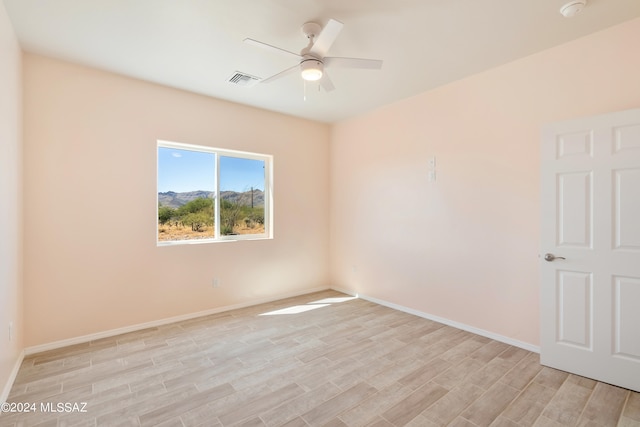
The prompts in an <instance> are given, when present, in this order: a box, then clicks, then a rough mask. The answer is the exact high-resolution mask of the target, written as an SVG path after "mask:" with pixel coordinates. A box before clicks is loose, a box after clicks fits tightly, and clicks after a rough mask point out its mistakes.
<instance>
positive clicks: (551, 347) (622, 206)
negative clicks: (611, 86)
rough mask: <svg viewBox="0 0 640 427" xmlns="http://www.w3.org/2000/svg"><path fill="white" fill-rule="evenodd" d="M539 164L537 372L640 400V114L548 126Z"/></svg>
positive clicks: (543, 139) (543, 138)
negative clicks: (605, 386) (566, 375)
mask: <svg viewBox="0 0 640 427" xmlns="http://www.w3.org/2000/svg"><path fill="white" fill-rule="evenodd" d="M541 160H542V171H541V173H542V177H541V185H542V187H541V204H542V220H541V227H542V229H541V233H542V235H541V252H542V253H541V255H540V263H541V264H540V269H541V270H540V271H541V304H540V307H541V313H540V316H541V353H540V360H541V363H542V364H543V365H547V366H551V367H554V368H558V369H562V370H564V371H569V372H572V373H575V374H578V375H582V376H586V377H589V378H594V379H597V380H600V381H603V382H607V383H610V384H614V385H618V386H621V387H625V388H629V389H632V390H635V391H640V109H636V110H629V111H623V112H619V113H612V114H606V115H602V116H597V117H590V118H583V119H578V120H572V121H567V122H562V123H555V124H551V125H549V126H547V127H546V128H545V129H544V130H543V135H542V159H541ZM545 256H546V259H545ZM554 257H555V258H554Z"/></svg>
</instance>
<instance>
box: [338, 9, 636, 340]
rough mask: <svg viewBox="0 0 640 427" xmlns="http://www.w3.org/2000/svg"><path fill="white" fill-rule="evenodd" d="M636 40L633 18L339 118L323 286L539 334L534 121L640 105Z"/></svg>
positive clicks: (515, 333) (504, 331)
mask: <svg viewBox="0 0 640 427" xmlns="http://www.w3.org/2000/svg"><path fill="white" fill-rule="evenodd" d="M637 40H640V19H635V20H633V21H630V22H628V23H625V24H622V25H619V26H617V27H613V28H611V29H609V30H606V31H603V32H600V33H597V34H593V35H591V36H588V37H585V38H583V39H580V40H577V41H574V42H571V43H568V44H566V45H563V46H560V47H557V48H554V49H550V50H548V51H545V52H542V53H540V54H537V55H533V56H530V57H527V58H525V59H522V60H519V61H517V62H513V63H510V64H508V65H505V66H502V67H499V68H496V69H493V70H490V71H488V72H485V73H482V74H478V75H475V76H472V77H470V78H467V79H464V80H461V81H458V82H456V83H453V84H450V85H447V86H444V87H441V88H439V89H437V90H433V91H430V92H427V93H424V94H421V95H419V96H416V97H413V98H411V99H407V100H404V101H401V102H398V103H396V104H393V105H390V106H387V107H385V108H382V109H379V110H377V111H375V112H373V113H371V114H368V115H365V116H363V117H359V118H355V119H352V120H347V121H345V122H342V123H339V124H337V125H335V126H334V127H333V128H332V135H331V161H330V164H331V201H330V207H331V266H332V283H333V284H334V285H335V286H338V287H341V288H344V289H348V290H351V291H354V292H359V293H361V294H363V295H366V296H368V297H372V298H378V299H382V300H386V301H388V302H391V303H394V304H399V305H401V306H405V307H407V308H410V309H413V310H417V311H421V312H423V313H427V314H430V315H435V316H439V317H442V318H445V319H449V320H452V321H455V322H460V323H463V324H466V325H469V326H472V327H474V328H479V329H482V330H485V331H488V332H491V333H494V334H499V335H502V336H504V337H508V338H511V339H513V340H518V341H521V342H524V343H528V344H531V345H534V346H535V345H538V343H539V338H538V335H539V326H538V323H539V312H538V310H539V304H538V280H539V277H538V253H539V252H540V250H539V233H540V229H539V210H540V200H539V168H540V159H539V154H538V146H539V133H540V128H541V126H542V125H543V124H544V123H547V122H550V121H558V120H563V119H569V118H575V117H580V116H587V115H594V114H600V113H605V112H611V111H618V110H624V109H628V108H633V107H638V106H640V80H639V77H638V76H640V50H639V49H638V48H637V43H635V42H634V41H637ZM428 72H429V70H425V73H428ZM431 156H435V157H436V162H437V166H436V170H437V180H436V181H435V182H428V180H427V174H428V159H429V158H430V157H431Z"/></svg>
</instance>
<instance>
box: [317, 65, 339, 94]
mask: <svg viewBox="0 0 640 427" xmlns="http://www.w3.org/2000/svg"><path fill="white" fill-rule="evenodd" d="M320 86H322V89H324V91H325V92H331V91H332V90H334V89H335V88H336V87H335V86H334V85H333V82H332V81H331V79H330V78H329V75H328V74H327V71H326V70H325V72H324V74H323V76H322V79H321V80H320Z"/></svg>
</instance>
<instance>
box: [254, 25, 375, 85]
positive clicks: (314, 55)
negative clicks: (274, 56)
mask: <svg viewBox="0 0 640 427" xmlns="http://www.w3.org/2000/svg"><path fill="white" fill-rule="evenodd" d="M343 26H344V24H343V23H342V22H340V21H336V20H335V19H330V20H329V22H328V23H327V25H325V26H324V28H322V27H321V26H320V24H317V23H315V22H307V23H306V24H304V25H303V26H302V33H303V34H304V35H305V36H306V37H307V38H308V39H309V44H308V45H307V46H306V47H305V48H303V49H302V50H301V51H300V53H299V54H298V53H294V52H290V51H288V50H286V49H281V48H279V47H276V46H272V45H270V44H267V43H263V42H260V41H257V40H254V39H249V38H247V39H244V42H245V43H247V44H251V45H254V46H259V47H262V48H266V49H269V50H270V51H272V52H278V53H281V54H284V55H287V56H289V57H292V58H293V57H295V58H296V59H297V60H298V64H296V65H294V66H292V67H289V68H287V69H285V70H284V71H281V72H279V73H277V74H275V75H273V76H271V77H268V78H266V79H264V80H262V81H261V82H260V83H271V82H273V81H275V80H278V79H280V78H282V77H285V76H287V75H289V74H293V73H295V72H296V71H298V72H300V76H301V77H302V78H303V79H304V80H305V81H319V82H320V85H321V86H322V87H323V89H324V90H326V91H327V92H330V91H332V90H333V89H335V87H334V86H333V83H332V82H331V79H330V78H329V76H328V75H327V73H326V71H325V68H330V67H332V68H339V67H341V68H360V69H370V70H379V69H380V68H382V61H381V60H378V59H362V58H338V57H331V56H325V55H326V54H327V52H328V51H329V48H331V45H332V44H333V42H334V41H336V38H338V35H339V34H340V31H341V30H342V27H343Z"/></svg>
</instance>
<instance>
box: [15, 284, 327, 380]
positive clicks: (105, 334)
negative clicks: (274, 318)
mask: <svg viewBox="0 0 640 427" xmlns="http://www.w3.org/2000/svg"><path fill="white" fill-rule="evenodd" d="M327 289H329V288H328V287H318V288H312V289H306V290H304V291H300V292H291V293H287V294H280V295H277V296H273V297H267V298H259V299H255V300H251V301H247V302H244V303H240V304H233V305H227V306H223V307H217V308H212V309H210V310H204V311H198V312H196V313H188V314H183V315H180V316H174V317H169V318H165V319H159V320H153V321H151V322H146V323H138V324H136V325H131V326H124V327H122V328H117V329H110V330H108V331H102V332H96V333H93V334H89V335H82V336H79V337H74V338H68V339H64V340H60V341H54V342H50V343H46V344H40V345H35V346H31V347H27V348H25V349H24V355H27V356H29V355H32V354H36V353H42V352H44V351H49V350H55V349H58V348H62V347H67V346H70V345H75V344H84V343H87V342H90V341H95V340H99V339H102V338H109V337H113V336H116V335H121V334H126V333H129V332H135V331H140V330H142V329H148V328H154V327H157V326H162V325H167V324H169V323H175V322H181V321H183V320H189V319H195V318H197V317H203V316H209V315H211V314H217V313H222V312H225V311H230V310H236V309H239V308H246V307H251V306H254V305H259V304H264V303H268V302H273V301H278V300H281V299H285V298H291V297H297V296H300V295H306V294H312V293H314V292H320V291H326V290H327ZM10 384H13V380H12V381H11V383H10ZM9 388H10V387H9Z"/></svg>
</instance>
